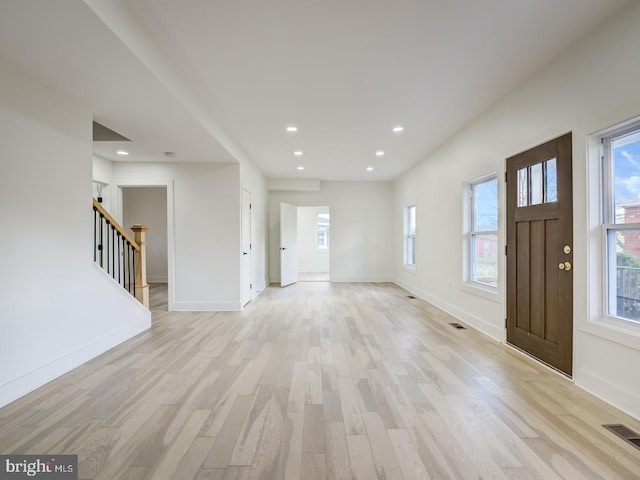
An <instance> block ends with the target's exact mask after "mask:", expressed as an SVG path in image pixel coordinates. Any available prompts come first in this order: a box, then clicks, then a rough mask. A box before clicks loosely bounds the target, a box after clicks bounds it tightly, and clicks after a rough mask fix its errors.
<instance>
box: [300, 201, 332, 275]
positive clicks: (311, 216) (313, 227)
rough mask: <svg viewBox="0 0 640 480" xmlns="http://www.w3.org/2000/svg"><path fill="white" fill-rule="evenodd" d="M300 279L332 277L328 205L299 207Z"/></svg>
mask: <svg viewBox="0 0 640 480" xmlns="http://www.w3.org/2000/svg"><path fill="white" fill-rule="evenodd" d="M297 216H298V239H297V252H298V281H300V282H328V281H329V279H330V261H329V259H330V248H331V214H330V211H329V207H328V206H314V207H298V212H297Z"/></svg>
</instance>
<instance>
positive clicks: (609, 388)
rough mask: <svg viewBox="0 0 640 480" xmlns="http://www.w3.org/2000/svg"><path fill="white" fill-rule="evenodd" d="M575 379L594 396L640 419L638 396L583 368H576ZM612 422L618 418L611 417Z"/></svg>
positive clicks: (639, 400) (578, 384)
mask: <svg viewBox="0 0 640 480" xmlns="http://www.w3.org/2000/svg"><path fill="white" fill-rule="evenodd" d="M573 381H574V383H575V384H576V385H577V386H578V387H580V388H582V389H583V390H585V391H587V392H589V393H590V394H591V395H593V396H594V397H598V398H599V399H601V400H603V401H604V402H607V403H608V404H610V405H613V406H614V407H616V408H617V409H618V410H622V411H623V412H625V413H627V414H629V415H631V416H632V417H634V418H637V419H640V398H638V396H636V395H634V394H632V393H630V392H627V391H625V390H621V389H620V388H619V387H617V386H616V385H613V384H612V383H610V382H608V381H607V380H606V379H604V378H602V377H600V376H598V375H594V374H592V373H589V372H587V371H585V370H583V369H576V370H575V371H574V372H573ZM603 392H606V395H603ZM610 423H616V419H611V422H610Z"/></svg>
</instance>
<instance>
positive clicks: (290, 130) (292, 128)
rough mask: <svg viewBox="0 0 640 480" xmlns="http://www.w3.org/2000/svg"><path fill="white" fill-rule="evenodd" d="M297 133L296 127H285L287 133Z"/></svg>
mask: <svg viewBox="0 0 640 480" xmlns="http://www.w3.org/2000/svg"><path fill="white" fill-rule="evenodd" d="M297 131H298V127H296V126H295V125H289V126H288V127H287V132H297Z"/></svg>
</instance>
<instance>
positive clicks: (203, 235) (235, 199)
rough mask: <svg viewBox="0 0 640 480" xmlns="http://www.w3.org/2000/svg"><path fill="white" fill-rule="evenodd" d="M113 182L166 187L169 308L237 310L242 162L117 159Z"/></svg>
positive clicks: (238, 298)
mask: <svg viewBox="0 0 640 480" xmlns="http://www.w3.org/2000/svg"><path fill="white" fill-rule="evenodd" d="M114 182H115V183H116V184H117V185H120V186H122V187H127V186H166V187H167V203H168V223H167V230H168V242H167V243H168V255H169V269H168V274H169V299H168V300H169V310H194V311H225V310H239V309H240V268H239V265H240V260H239V259H240V255H241V249H240V194H239V185H240V176H239V165H238V164H226V163H123V162H122V163H121V162H116V163H114Z"/></svg>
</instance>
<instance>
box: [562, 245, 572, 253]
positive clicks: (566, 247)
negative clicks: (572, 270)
mask: <svg viewBox="0 0 640 480" xmlns="http://www.w3.org/2000/svg"><path fill="white" fill-rule="evenodd" d="M563 250H564V253H566V254H567V255H569V254H570V253H571V247H570V246H569V245H565V246H564V249H563Z"/></svg>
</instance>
